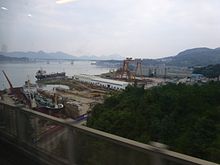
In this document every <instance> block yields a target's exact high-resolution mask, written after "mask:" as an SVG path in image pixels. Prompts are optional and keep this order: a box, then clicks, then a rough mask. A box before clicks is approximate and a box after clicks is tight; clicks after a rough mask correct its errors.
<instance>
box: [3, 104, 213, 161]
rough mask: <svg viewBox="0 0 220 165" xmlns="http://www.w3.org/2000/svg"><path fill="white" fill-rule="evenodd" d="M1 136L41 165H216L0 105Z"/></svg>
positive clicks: (7, 105)
mask: <svg viewBox="0 0 220 165" xmlns="http://www.w3.org/2000/svg"><path fill="white" fill-rule="evenodd" d="M0 135H1V136H0V137H1V140H7V141H8V142H10V143H12V144H13V145H15V146H16V147H18V148H20V149H21V150H22V151H24V152H26V153H28V154H30V156H32V157H33V158H35V159H38V160H39V161H40V162H42V164H43V163H45V164H53V165H58V164H59V165H72V164H74V165H75V164H76V165H120V164H123V165H125V164H126V165H128V164H129V165H142V164H143V165H183V164H189V165H216V164H215V163H212V162H208V161H205V160H201V159H198V158H195V157H191V156H187V155H184V154H180V153H176V152H173V151H169V150H167V149H163V148H158V147H154V146H151V145H147V144H143V143H139V142H136V141H133V140H129V139H126V138H122V137H119V136H115V135H112V134H109V133H105V132H102V131H98V130H95V129H91V128H88V127H85V126H80V125H75V124H74V123H72V122H71V121H67V120H63V119H58V118H55V117H52V116H48V115H45V114H42V113H40V112H36V111H33V110H30V109H25V108H21V107H18V106H15V105H9V104H6V103H4V102H2V101H1V102H0Z"/></svg>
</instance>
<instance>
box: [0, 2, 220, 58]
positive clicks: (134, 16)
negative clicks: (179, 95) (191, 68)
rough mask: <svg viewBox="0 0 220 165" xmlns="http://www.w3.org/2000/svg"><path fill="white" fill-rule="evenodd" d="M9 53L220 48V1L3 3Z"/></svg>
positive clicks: (163, 52) (1, 29) (0, 31)
mask: <svg viewBox="0 0 220 165" xmlns="http://www.w3.org/2000/svg"><path fill="white" fill-rule="evenodd" d="M0 7H1V8H0V46H1V45H3V44H5V45H7V48H8V51H39V50H44V51H49V52H54V51H63V52H66V53H70V54H72V55H77V56H80V55H92V54H93V55H97V56H102V55H110V54H120V55H121V56H124V57H141V58H158V57H164V56H170V55H175V54H177V53H178V52H180V51H182V50H184V49H188V48H194V47H210V48H215V47H220V0H0Z"/></svg>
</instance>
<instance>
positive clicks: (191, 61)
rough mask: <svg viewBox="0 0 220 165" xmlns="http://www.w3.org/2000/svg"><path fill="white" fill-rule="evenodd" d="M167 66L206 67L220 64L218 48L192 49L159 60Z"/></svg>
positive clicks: (219, 49) (219, 50)
mask: <svg viewBox="0 0 220 165" xmlns="http://www.w3.org/2000/svg"><path fill="white" fill-rule="evenodd" d="M161 60H164V62H165V63H166V64H167V65H175V66H198V65H199V66H207V65H214V64H219V63H220V48H216V49H210V48H194V49H188V50H185V51H182V52H180V53H179V54H177V55H176V56H173V57H169V58H164V59H161Z"/></svg>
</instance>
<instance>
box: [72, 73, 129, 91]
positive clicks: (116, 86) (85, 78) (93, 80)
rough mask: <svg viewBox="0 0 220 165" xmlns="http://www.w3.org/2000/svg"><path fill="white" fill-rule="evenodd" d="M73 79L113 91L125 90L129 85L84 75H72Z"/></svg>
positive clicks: (123, 82)
mask: <svg viewBox="0 0 220 165" xmlns="http://www.w3.org/2000/svg"><path fill="white" fill-rule="evenodd" d="M73 78H74V79H75V80H78V81H81V82H86V83H90V84H94V85H97V86H102V87H105V88H110V89H115V90H119V89H125V88H126V87H127V86H128V85H129V84H130V83H129V82H125V81H116V80H110V79H104V78H101V77H97V76H92V75H86V74H81V75H74V76H73Z"/></svg>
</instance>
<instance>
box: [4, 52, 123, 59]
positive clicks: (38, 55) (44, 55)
mask: <svg viewBox="0 0 220 165" xmlns="http://www.w3.org/2000/svg"><path fill="white" fill-rule="evenodd" d="M0 55H4V56H7V57H16V58H22V57H26V58H29V59H73V60H112V59H118V60H122V59H124V57H121V56H120V55H118V54H112V55H108V56H101V57H98V56H94V55H91V56H80V57H77V56H73V55H70V54H67V53H63V52H60V51H59V52H51V53H49V52H44V51H38V52H33V51H29V52H22V51H16V52H0Z"/></svg>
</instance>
